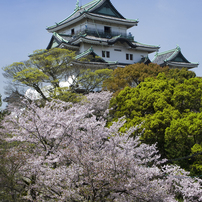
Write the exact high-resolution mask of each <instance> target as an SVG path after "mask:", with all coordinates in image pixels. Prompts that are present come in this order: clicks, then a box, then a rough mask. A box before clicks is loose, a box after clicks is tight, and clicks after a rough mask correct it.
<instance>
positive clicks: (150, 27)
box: [0, 0, 202, 107]
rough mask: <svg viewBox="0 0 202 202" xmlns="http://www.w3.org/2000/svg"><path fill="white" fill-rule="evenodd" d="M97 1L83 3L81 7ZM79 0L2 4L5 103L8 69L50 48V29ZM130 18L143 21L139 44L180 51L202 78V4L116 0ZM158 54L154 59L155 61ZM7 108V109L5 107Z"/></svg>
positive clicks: (0, 62)
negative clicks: (40, 50) (193, 64)
mask: <svg viewBox="0 0 202 202" xmlns="http://www.w3.org/2000/svg"><path fill="white" fill-rule="evenodd" d="M90 1H91V0H80V5H84V4H86V3H89V2H90ZM76 2H77V0H0V27H1V28H0V44H1V46H0V67H1V68H0V94H1V95H2V98H5V95H4V87H5V86H6V79H5V78H4V77H3V75H2V73H3V70H2V67H5V66H7V65H10V64H12V63H14V62H20V61H24V60H27V59H28V55H29V54H30V53H32V52H33V51H34V50H37V49H45V48H46V47H47V45H48V43H49V41H50V39H51V33H48V32H47V30H46V27H47V26H51V25H54V24H55V22H60V21H61V20H63V19H65V18H66V17H68V16H69V15H70V14H71V13H72V12H73V11H74V9H75V7H76ZM111 2H112V4H113V5H114V6H115V8H116V9H117V10H118V11H119V12H120V13H121V14H122V15H123V16H124V17H125V18H128V19H138V20H139V24H138V26H137V27H133V28H131V29H129V31H128V32H131V33H132V34H133V36H134V37H135V41H138V42H141V43H146V44H151V45H160V47H161V48H160V52H163V51H167V50H170V49H174V48H176V46H177V45H179V46H180V48H181V51H182V54H183V55H184V56H185V57H186V58H187V59H188V60H189V61H190V62H199V66H198V68H195V69H193V71H194V72H195V73H196V75H197V76H202V69H201V68H202V56H201V54H202V22H201V21H202V12H201V8H202V0H125V1H124V0H111ZM153 57H154V54H150V55H149V58H150V59H153ZM2 107H5V103H4V104H3V106H2Z"/></svg>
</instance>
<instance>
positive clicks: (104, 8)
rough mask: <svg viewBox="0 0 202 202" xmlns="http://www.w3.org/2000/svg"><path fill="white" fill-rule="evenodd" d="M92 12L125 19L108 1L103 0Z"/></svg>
mask: <svg viewBox="0 0 202 202" xmlns="http://www.w3.org/2000/svg"><path fill="white" fill-rule="evenodd" d="M92 13H96V14H100V15H107V16H111V17H116V18H121V19H125V18H124V17H123V16H122V15H121V14H120V13H119V12H118V11H117V10H116V9H115V7H114V6H113V5H112V4H111V2H110V1H105V3H103V4H102V5H101V6H100V7H99V8H97V9H95V10H94V11H93V12H92Z"/></svg>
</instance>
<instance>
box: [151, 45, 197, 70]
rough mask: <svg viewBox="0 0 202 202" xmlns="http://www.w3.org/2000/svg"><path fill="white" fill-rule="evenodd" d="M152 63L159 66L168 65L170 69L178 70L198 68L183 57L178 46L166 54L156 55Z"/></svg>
mask: <svg viewBox="0 0 202 202" xmlns="http://www.w3.org/2000/svg"><path fill="white" fill-rule="evenodd" d="M152 63H156V64H158V65H161V66H165V65H169V66H171V67H180V68H181V67H187V68H194V67H197V66H198V63H191V62H189V61H188V60H187V59H186V58H185V57H184V56H183V54H182V52H181V49H180V47H179V46H177V47H176V48H175V49H172V50H169V51H166V52H162V53H156V55H155V58H154V59H153V60H152Z"/></svg>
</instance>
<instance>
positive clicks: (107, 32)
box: [104, 26, 111, 34]
mask: <svg viewBox="0 0 202 202" xmlns="http://www.w3.org/2000/svg"><path fill="white" fill-rule="evenodd" d="M104 32H105V34H111V27H107V26H104Z"/></svg>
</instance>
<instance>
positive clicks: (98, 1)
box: [84, 0, 102, 11]
mask: <svg viewBox="0 0 202 202" xmlns="http://www.w3.org/2000/svg"><path fill="white" fill-rule="evenodd" d="M100 1H102V0H94V1H91V2H90V3H88V4H86V5H85V7H86V6H88V5H90V4H93V2H95V4H93V5H92V6H91V7H90V8H88V10H87V11H89V10H90V9H91V8H92V7H94V6H96V5H97V4H98V3H100ZM85 7H84V8H85Z"/></svg>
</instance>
